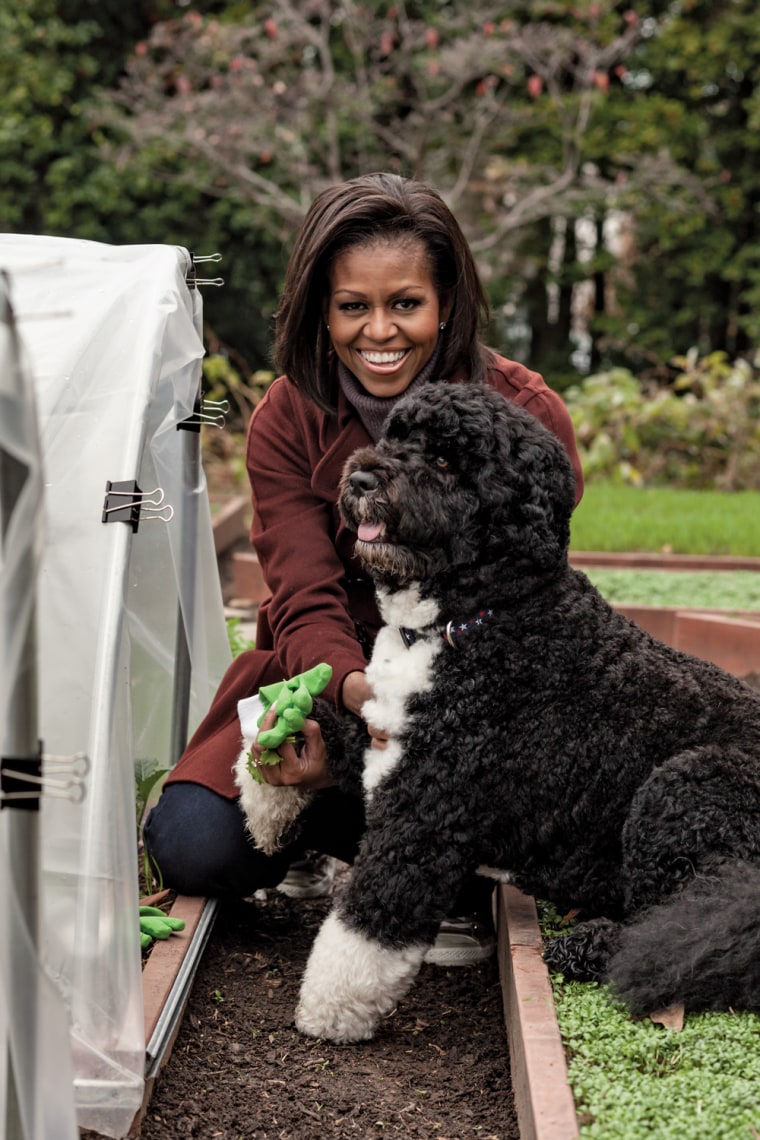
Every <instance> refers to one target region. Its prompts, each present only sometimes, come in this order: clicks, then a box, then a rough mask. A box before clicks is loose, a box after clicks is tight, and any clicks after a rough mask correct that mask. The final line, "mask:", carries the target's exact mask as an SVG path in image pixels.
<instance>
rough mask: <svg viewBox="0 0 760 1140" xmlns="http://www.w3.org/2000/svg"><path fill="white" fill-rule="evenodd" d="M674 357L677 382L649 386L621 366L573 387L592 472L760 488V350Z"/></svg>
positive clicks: (570, 401)
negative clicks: (750, 355)
mask: <svg viewBox="0 0 760 1140" xmlns="http://www.w3.org/2000/svg"><path fill="white" fill-rule="evenodd" d="M673 363H674V365H675V367H676V368H677V369H678V372H677V375H676V377H675V380H674V381H673V383H672V385H670V386H666V387H661V386H658V387H651V388H646V387H645V386H644V385H643V384H642V383H641V382H640V381H639V380H638V379H637V378H636V377H635V376H634V375H633V374H632V373H631V372H630V371H629V370H628V369H626V368H613V369H611V370H610V371H609V372H602V373H598V374H596V375H593V376H588V377H587V378H586V379H585V380H584V381H583V382H582V383H581V384H579V385H577V386H574V387H572V388H569V389H568V390H567V391H566V393H565V399H566V401H567V405H568V408H569V411H570V415H571V418H572V420H573V426H574V428H575V433H576V437H577V439H578V445H579V448H580V454H581V461H582V463H583V469H584V473H585V475H586V477H587V478H588V479H589V480H593V479H595V478H600V477H603V478H608V479H613V480H615V481H617V482H623V483H630V484H632V485H634V486H643V485H644V484H649V485H651V484H654V485H658V484H668V485H670V486H679V487H695V488H703V487H713V488H717V489H722V490H727V491H736V490H747V489H750V490H757V489H760V354H756V356H755V359H754V360H753V361H752V362H750V361H748V360H745V359H743V358H739V359H737V360H735V361H730V360H729V359H728V357H727V355H726V354H725V353H722V352H713V353H710V354H709V355H708V356H705V357H702V358H700V357H699V356H698V354H697V353H696V351H692V352H690V353H689V354H688V355H686V356H682V357H678V358H676V360H675V361H674V362H673Z"/></svg>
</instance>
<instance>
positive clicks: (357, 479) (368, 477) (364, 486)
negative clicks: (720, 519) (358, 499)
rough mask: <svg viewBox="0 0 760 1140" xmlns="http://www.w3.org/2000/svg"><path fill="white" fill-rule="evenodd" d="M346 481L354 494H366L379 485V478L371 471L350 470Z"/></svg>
mask: <svg viewBox="0 0 760 1140" xmlns="http://www.w3.org/2000/svg"><path fill="white" fill-rule="evenodd" d="M348 482H349V485H350V487H351V490H352V491H353V492H354V494H355V495H366V494H367V493H368V492H369V491H376V490H377V488H378V487H379V486H380V480H379V479H378V477H377V475H373V473H372V472H371V471H352V472H351V474H350V475H349V477H348Z"/></svg>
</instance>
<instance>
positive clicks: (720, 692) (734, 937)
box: [254, 383, 760, 1042]
mask: <svg viewBox="0 0 760 1140" xmlns="http://www.w3.org/2000/svg"><path fill="white" fill-rule="evenodd" d="M573 490H574V488H573V475H572V471H571V467H570V463H569V460H568V458H567V455H566V453H565V451H564V449H563V447H562V445H561V443H560V442H559V441H558V440H557V439H556V438H555V437H554V436H553V435H552V434H551V433H550V432H549V431H547V430H546V429H545V428H544V427H543V426H542V425H541V424H540V423H539V422H538V420H536V419H535V417H533V416H531V415H529V414H528V413H526V412H524V411H522V410H521V409H520V408H517V407H515V406H514V405H513V404H511V403H509V402H508V401H507V400H506V399H504V398H503V397H501V396H500V395H499V394H497V393H495V392H493V391H492V390H490V389H487V388H483V387H481V386H476V385H464V384H451V385H449V384H445V383H440V384H431V385H427V386H426V387H425V388H423V389H422V390H421V391H420V392H419V393H416V394H414V395H411V396H408V397H406V398H405V399H404V400H402V401H401V402H399V404H398V405H397V407H396V409H395V410H394V412H393V413H392V414H391V416H390V418H389V421H388V423H387V426H386V430H385V433H384V437H383V439H382V440H381V441H380V442H379V444H378V445H377V446H376V447H375V448H369V449H366V450H362V451H359V452H357V453H356V454H355V455H354V456H353V457H352V459H351V460H350V461H349V464H348V466H347V469H346V472H345V474H344V479H343V484H342V492H341V499H340V508H341V511H342V514H343V516H344V518H345V520H346V521H347V523H348V524H349V525H350V526H351V527H352V528H353V529H354V530H355V531H356V533H357V544H356V551H357V554H358V556H359V558H360V559H361V561H362V563H363V565H364V567H365V569H366V571H367V572H368V573H369V574H370V575H371V576H372V578H373V579H374V581H375V584H376V588H377V595H378V601H379V605H380V609H381V613H382V616H383V619H384V622H385V625H384V627H383V628H382V629H381V631H380V634H379V636H378V638H377V642H376V644H375V647H374V652H373V655H372V660H371V663H370V665H369V667H368V670H367V675H368V679H369V681H370V683H371V685H372V689H373V692H374V694H375V696H374V700H372V701H371V702H370V703H369V704H368V705H367V706H366V707H365V709H364V710H363V711H364V714H365V717H366V720H367V721H368V722H369V723H371V724H373V725H374V726H376V727H377V728H379V729H384V730H385V731H386V732H387V733H389V735H390V742H389V744H388V747H387V748H385V749H383V750H378V749H370V748H368V747H367V740H368V738H367V736H366V735H365V734H364V732H363V731H362V730H361V726H360V724H359V723H358V722H354V720H353V718H343V719H342V720H339V719H338V718H337V717H335V716H334V714H332V713H330V710H329V709H327V707H326V706H322V707H320V709H319V715H318V719H319V720H320V723H321V725H322V731H323V733H324V735H325V738H326V740H327V742H328V747H329V751H330V757H331V765H332V767H333V771H334V773H335V776H336V778H337V779H338V781H339V782H340V783H342V784H344V785H345V786H346V787H354V788H356V787H357V786H362V787H363V792H364V796H365V800H366V804H367V829H366V834H365V836H364V839H363V842H362V846H361V849H360V852H359V855H358V857H357V860H356V863H355V865H354V868H353V872H352V875H351V879H350V882H349V884H348V887H347V889H346V892H345V894H344V895H343V896H342V897H341V898H340V899H339V900H338V902H337V904H336V906H335V908H334V909H333V911H332V913H331V914H330V915H329V916H328V918H327V919H326V920H325V922H324V924H323V926H322V928H321V930H320V931H319V934H318V936H317V938H316V941H315V943H314V947H313V949H312V953H311V956H310V958H309V962H308V965H307V968H306V972H305V975H304V979H303V985H302V990H301V995H300V1000H299V1004H298V1009H297V1014H296V1024H297V1025H298V1027H299V1029H300V1030H302V1032H304V1033H306V1034H309V1035H311V1036H314V1037H323V1038H328V1039H331V1040H333V1041H345V1042H348V1041H360V1040H363V1039H366V1038H369V1037H371V1036H372V1034H373V1033H374V1031H375V1029H376V1027H377V1025H378V1022H379V1021H380V1019H381V1018H382V1017H383V1016H384V1015H385V1014H387V1013H389V1012H390V1010H391V1009H392V1008H393V1007H394V1005H395V1004H396V1002H397V1001H398V999H399V998H400V997H401V996H402V995H403V994H404V993H405V992H406V991H407V989H408V988H409V986H410V985H411V983H412V981H413V979H414V977H415V975H416V973H417V971H418V969H419V967H420V964H421V962H422V959H423V956H424V954H425V951H426V949H427V948H428V946H429V945H430V944H431V942H432V941H433V939H434V937H435V934H436V931H437V928H438V925H439V923H440V921H441V919H442V918H443V917H444V916H445V915H446V914H447V913H448V912H449V911H450V908H451V906H452V904H453V901H454V899H455V896H456V895H457V892H458V890H459V888H460V887H461V885H462V883H463V881H464V880H465V878H466V877H467V876H468V875H470V874H471V873H472V872H474V871H475V870H480V871H481V872H483V873H487V874H492V875H494V876H495V877H503V878H507V877H509V878H511V880H512V881H513V882H516V883H517V885H518V886H520V887H522V888H523V889H525V890H526V891H528V892H530V893H532V894H535V895H537V896H538V897H541V898H545V899H550V900H552V901H555V902H556V903H558V904H559V905H561V906H567V907H570V906H575V907H580V908H582V911H583V912H584V916H589V917H588V920H587V921H584V922H581V923H580V924H579V925H578V926H577V927H575V928H574V929H573V930H572V931H571V932H570V933H569V934H567V935H565V936H564V937H562V938H559V939H557V940H555V941H554V942H552V943H551V944H550V945H549V946H548V948H547V951H546V957H547V959H548V961H549V963H550V965H551V966H552V968H555V969H559V970H562V971H563V972H565V974H566V975H568V976H571V977H577V978H596V979H602V980H607V981H609V982H610V983H611V984H612V986H613V988H614V990H615V991H616V992H617V993H618V994H619V995H620V996H621V997H622V998H623V999H624V1000H626V1001H627V1002H628V1003H629V1005H630V1007H631V1008H632V1009H633V1010H634V1011H640V1012H644V1011H651V1010H653V1009H657V1008H661V1007H663V1006H666V1005H670V1004H673V1003H676V1002H682V1003H684V1004H685V1006H686V1008H687V1009H715V1008H727V1007H728V1006H732V1007H734V1008H751V1009H756V1010H760V695H758V694H756V693H755V692H753V691H752V690H751V689H750V688H749V687H748V686H746V685H744V684H743V683H742V682H741V681H739V680H737V679H736V678H734V677H731V676H729V675H728V674H726V673H724V672H722V671H721V670H719V669H717V668H716V667H715V666H713V665H710V664H708V663H706V662H704V661H701V660H698V659H696V658H693V657H689V656H686V655H684V654H682V653H679V652H677V651H676V650H673V649H671V648H669V647H667V646H665V645H663V644H661V643H659V642H657V641H655V640H654V639H653V638H651V637H650V636H649V635H648V634H647V633H645V632H644V631H643V630H641V629H640V628H638V627H637V626H636V625H634V624H632V623H631V622H629V621H628V620H627V619H626V618H624V617H622V616H621V615H620V614H618V613H616V612H615V611H614V610H613V609H612V608H611V607H610V606H609V605H608V604H607V603H606V602H605V601H604V599H603V598H602V597H601V596H600V595H599V593H598V592H597V591H596V590H595V589H594V587H593V586H592V585H591V584H590V583H589V581H588V579H587V578H586V577H585V576H584V575H583V574H581V573H579V572H578V571H575V570H573V569H571V568H570V567H569V565H568V560H567V548H568V541H569V528H570V516H571V512H572V509H573V499H574V494H573ZM254 833H255V829H254Z"/></svg>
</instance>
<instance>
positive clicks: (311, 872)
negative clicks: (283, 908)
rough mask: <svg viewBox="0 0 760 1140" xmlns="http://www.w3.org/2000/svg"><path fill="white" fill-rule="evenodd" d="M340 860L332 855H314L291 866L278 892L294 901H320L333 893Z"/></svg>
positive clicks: (278, 887) (279, 885)
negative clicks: (319, 899)
mask: <svg viewBox="0 0 760 1140" xmlns="http://www.w3.org/2000/svg"><path fill="white" fill-rule="evenodd" d="M337 865H338V860H337V859H334V858H333V857H332V855H316V854H312V855H311V856H310V857H309V858H306V859H299V860H297V861H296V862H295V863H291V864H290V869H289V871H288V873H287V875H286V876H285V878H284V879H283V880H282V882H281V883H279V884H278V886H277V890H278V891H282V893H283V894H284V895H288V896H289V897H290V898H292V899H318V898H321V897H322V896H323V895H329V894H330V893H331V892H332V887H333V879H334V878H335V871H336V868H337Z"/></svg>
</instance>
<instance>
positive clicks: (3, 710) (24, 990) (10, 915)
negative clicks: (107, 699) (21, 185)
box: [0, 275, 77, 1140]
mask: <svg viewBox="0 0 760 1140" xmlns="http://www.w3.org/2000/svg"><path fill="white" fill-rule="evenodd" d="M41 524H42V464H41V457H40V446H39V438H38V431H37V418H36V414H35V407H34V398H33V392H32V386H31V383H30V379H29V372H28V369H27V368H26V367H25V363H24V361H23V359H22V353H21V349H20V345H19V341H18V336H17V332H16V327H15V321H14V317H13V310H12V307H11V303H10V297H9V289H8V282H7V280H6V278H5V277H4V276H3V275H0V748H1V749H2V756H3V757H19V756H22V757H23V756H27V757H28V756H30V755H34V753H35V751H36V730H37V724H36V713H35V707H34V706H35V701H34V693H35V691H36V660H35V653H34V617H35V604H34V603H35V592H36V578H37V569H38V566H39V559H40V551H41V547H42V526H41ZM9 766H10V769H11V770H13V764H12V763H10V764H9ZM11 803H12V801H10V800H9V801H8V805H7V807H6V810H4V811H2V812H0V932H1V933H0V1122H2V1124H0V1128H2V1125H3V1124H4V1125H5V1131H4V1133H3V1134H4V1135H5V1136H7V1137H8V1138H9V1140H11V1138H13V1140H16V1137H23V1140H49V1138H50V1137H51V1136H56V1137H60V1140H75V1137H76V1136H77V1128H76V1117H75V1112H74V1086H73V1074H72V1069H71V1064H70V1062H69V1050H68V1019H67V1017H66V1013H65V1010H64V1008H63V1003H62V1001H61V998H60V995H59V994H58V992H57V991H56V989H55V988H54V987H53V986H52V985H51V983H50V980H49V979H48V977H47V976H46V975H45V973H44V971H43V969H42V968H41V965H40V961H39V956H38V953H37V937H38V892H37V889H36V888H37V875H36V872H37V867H38V860H39V827H38V815H37V813H36V812H30V811H26V810H22V809H14V808H13V807H12V806H10V805H11Z"/></svg>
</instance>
